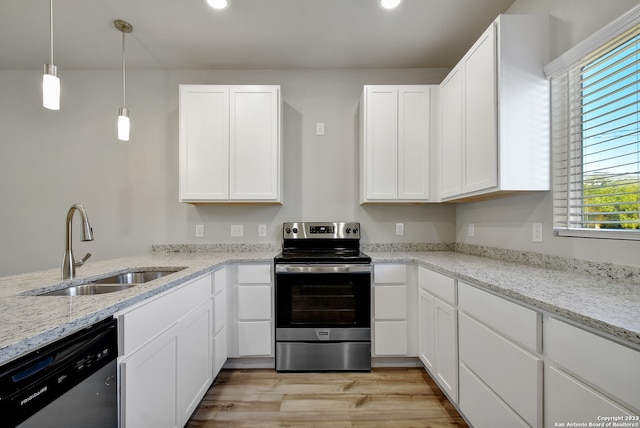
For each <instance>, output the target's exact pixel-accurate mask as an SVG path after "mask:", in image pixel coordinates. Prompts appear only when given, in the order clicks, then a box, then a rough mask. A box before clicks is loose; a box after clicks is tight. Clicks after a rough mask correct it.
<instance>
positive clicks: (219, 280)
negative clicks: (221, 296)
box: [211, 268, 227, 294]
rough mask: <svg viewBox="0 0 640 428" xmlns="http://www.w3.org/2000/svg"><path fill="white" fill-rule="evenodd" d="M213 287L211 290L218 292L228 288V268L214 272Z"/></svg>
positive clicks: (214, 292)
mask: <svg viewBox="0 0 640 428" xmlns="http://www.w3.org/2000/svg"><path fill="white" fill-rule="evenodd" d="M212 285H213V287H212V290H211V292H212V293H213V294H218V293H219V292H221V291H222V290H225V289H226V288H227V268H222V269H219V270H217V271H215V272H213V284H212Z"/></svg>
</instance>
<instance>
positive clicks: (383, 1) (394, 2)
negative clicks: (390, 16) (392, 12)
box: [380, 0, 402, 9]
mask: <svg viewBox="0 0 640 428" xmlns="http://www.w3.org/2000/svg"><path fill="white" fill-rule="evenodd" d="M400 3H402V0H380V6H381V7H382V8H384V9H395V8H396V7H398V6H399V5H400Z"/></svg>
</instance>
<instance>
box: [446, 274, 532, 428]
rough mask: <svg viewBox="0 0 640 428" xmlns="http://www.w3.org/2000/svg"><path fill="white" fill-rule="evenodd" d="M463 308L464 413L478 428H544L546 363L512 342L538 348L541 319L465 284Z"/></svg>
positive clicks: (461, 285)
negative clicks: (502, 419)
mask: <svg viewBox="0 0 640 428" xmlns="http://www.w3.org/2000/svg"><path fill="white" fill-rule="evenodd" d="M478 293H480V294H478ZM458 308H459V313H458V334H459V360H460V400H459V405H460V410H461V411H462V412H463V414H464V415H465V416H466V417H467V419H468V420H469V422H471V424H472V425H473V426H474V427H475V428H482V427H497V426H508V427H511V426H531V427H542V426H543V413H542V412H543V383H542V381H543V365H544V364H543V362H544V360H543V358H542V355H539V354H537V353H534V352H531V351H530V350H529V349H527V348H525V347H523V346H521V344H520V342H515V341H514V340H513V339H512V338H511V337H512V336H513V337H518V338H519V339H520V341H521V342H524V343H530V344H533V345H534V347H535V345H536V344H537V343H539V341H540V340H539V335H540V334H541V329H540V325H541V318H540V317H539V316H538V315H539V314H538V313H537V312H535V311H532V310H530V309H528V308H525V307H524V306H521V305H518V304H516V303H513V302H510V301H508V300H506V299H503V298H501V297H498V296H495V295H493V294H491V293H488V292H485V291H482V290H479V289H477V288H475V287H472V286H470V285H468V284H464V283H462V282H459V283H458ZM514 326H516V328H514ZM505 331H508V332H509V333H510V334H509V336H507V335H505V334H504V332H505ZM479 403H484V404H479ZM494 413H497V414H499V415H501V417H504V418H505V419H504V420H510V423H508V424H505V425H500V424H497V422H496V419H495V415H494Z"/></svg>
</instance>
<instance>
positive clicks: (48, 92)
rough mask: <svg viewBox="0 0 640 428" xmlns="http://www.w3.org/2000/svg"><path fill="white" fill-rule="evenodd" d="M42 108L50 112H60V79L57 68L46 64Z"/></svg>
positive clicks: (43, 77)
mask: <svg viewBox="0 0 640 428" xmlns="http://www.w3.org/2000/svg"><path fill="white" fill-rule="evenodd" d="M42 106H43V107H45V108H48V109H49V110H60V79H59V78H58V76H57V67H56V66H55V65H51V64H45V66H44V74H43V75H42Z"/></svg>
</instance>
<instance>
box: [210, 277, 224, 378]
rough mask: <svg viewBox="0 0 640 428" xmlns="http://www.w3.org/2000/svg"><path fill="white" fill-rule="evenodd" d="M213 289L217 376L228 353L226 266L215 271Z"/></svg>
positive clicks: (213, 328) (214, 362)
mask: <svg viewBox="0 0 640 428" xmlns="http://www.w3.org/2000/svg"><path fill="white" fill-rule="evenodd" d="M211 291H212V296H211V298H212V300H213V327H212V333H213V378H215V377H216V376H217V375H218V373H220V370H221V369H222V366H223V365H224V363H225V362H226V361H227V355H228V345H227V341H228V334H227V330H228V326H227V314H228V311H227V305H228V303H227V268H226V267H224V268H222V269H218V270H217V271H215V272H213V282H212V290H211Z"/></svg>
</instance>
